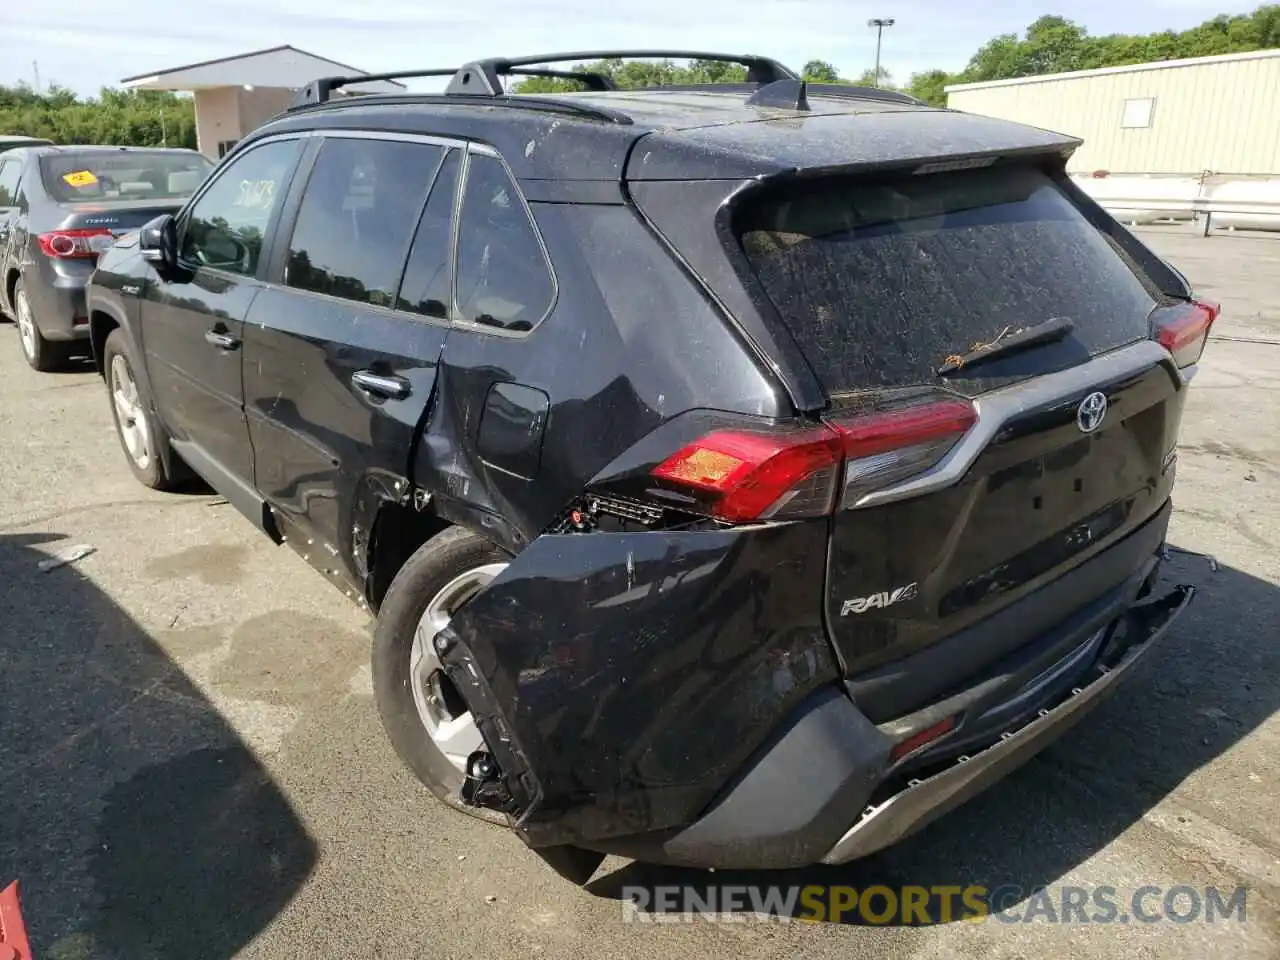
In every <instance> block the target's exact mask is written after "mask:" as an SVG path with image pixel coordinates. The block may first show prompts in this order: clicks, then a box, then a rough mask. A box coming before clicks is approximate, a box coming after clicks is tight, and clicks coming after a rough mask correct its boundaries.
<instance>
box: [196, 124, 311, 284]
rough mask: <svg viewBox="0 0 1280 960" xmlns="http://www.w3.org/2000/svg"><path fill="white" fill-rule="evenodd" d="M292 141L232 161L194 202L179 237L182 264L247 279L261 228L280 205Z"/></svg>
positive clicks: (295, 147)
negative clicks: (209, 268)
mask: <svg viewBox="0 0 1280 960" xmlns="http://www.w3.org/2000/svg"><path fill="white" fill-rule="evenodd" d="M300 149H301V146H300V141H298V140H277V141H275V142H273V143H264V144H263V145H262V146H260V147H255V148H253V149H252V150H249V151H248V152H247V153H245V154H242V155H241V156H239V157H237V158H235V159H234V160H232V161H231V163H230V164H229V165H228V166H227V167H226V168H224V169H223V170H222V171H220V172H219V173H218V177H217V179H216V180H215V181H214V182H213V183H211V184H210V185H209V189H208V190H206V191H205V192H204V194H202V195H201V197H200V199H199V200H197V201H196V202H195V205H194V206H193V207H192V208H191V211H190V214H189V215H188V217H187V220H186V224H185V227H184V229H183V235H182V250H181V257H182V259H183V260H185V261H186V262H187V263H191V264H195V265H196V266H202V267H213V268H215V269H218V270H225V271H227V272H228V273H238V274H240V275H242V276H246V277H248V276H253V275H254V273H256V272H257V269H258V260H259V258H260V257H261V256H262V242H263V238H264V237H266V235H267V227H268V226H269V225H270V224H271V220H272V218H273V217H274V216H275V215H276V213H277V212H278V211H279V208H280V204H281V203H283V202H284V195H285V191H286V187H287V186H288V178H289V174H290V173H291V172H292V170H293V166H294V163H295V162H296V161H297V159H298V152H299V150H300Z"/></svg>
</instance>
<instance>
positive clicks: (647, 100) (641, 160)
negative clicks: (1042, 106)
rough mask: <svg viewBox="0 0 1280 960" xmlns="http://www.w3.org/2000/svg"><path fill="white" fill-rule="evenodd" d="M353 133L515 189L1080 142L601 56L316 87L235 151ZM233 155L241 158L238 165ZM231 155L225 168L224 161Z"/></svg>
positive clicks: (906, 104) (780, 81)
mask: <svg viewBox="0 0 1280 960" xmlns="http://www.w3.org/2000/svg"><path fill="white" fill-rule="evenodd" d="M646 57H647V58H654V57H664V58H683V59H703V60H710V61H712V62H716V61H719V62H726V63H736V64H739V65H741V66H745V67H746V68H747V70H746V77H747V82H745V83H720V84H699V85H689V86H665V87H651V88H644V89H638V90H619V89H617V87H616V85H615V83H614V81H613V79H612V78H611V77H610V76H608V75H606V74H605V73H604V72H601V71H599V70H598V69H597V68H594V67H590V66H576V67H573V68H571V70H570V71H568V72H564V71H561V70H558V69H553V68H551V67H550V66H548V65H551V64H557V63H566V62H570V61H576V62H577V63H579V64H581V63H584V62H586V61H609V60H620V59H627V58H630V59H642V58H646ZM518 76H543V77H548V76H549V77H558V78H571V79H574V80H576V81H579V82H580V83H581V84H582V85H583V86H585V87H586V89H585V90H584V91H583V92H578V93H560V94H531V95H526V94H522V93H515V94H512V93H507V92H506V86H505V83H504V79H505V78H512V77H518ZM409 77H449V78H450V79H449V82H448V86H447V87H446V89H445V92H444V93H443V94H419V93H402V94H391V95H383V94H378V95H353V96H341V97H339V98H337V99H335V94H338V93H340V92H342V90H343V88H349V87H354V86H355V85H357V84H359V83H363V82H367V81H369V80H373V79H379V80H381V79H395V78H400V79H403V78H409ZM316 129H320V130H334V131H337V130H343V129H346V130H352V131H361V130H363V131H369V132H374V131H380V132H399V133H405V134H420V135H422V134H427V135H430V134H434V135H437V136H443V137H451V138H456V139H460V140H479V141H483V142H487V143H490V144H491V145H493V146H494V147H496V148H497V149H498V151H499V152H500V153H501V154H502V156H503V158H504V159H505V160H506V162H507V164H508V165H509V166H510V167H511V169H512V172H513V173H514V174H515V175H516V176H517V177H518V178H519V179H521V180H539V181H556V180H608V181H614V182H617V181H619V180H621V179H622V178H623V176H624V174H625V176H626V177H627V178H628V179H641V180H644V179H649V180H679V179H715V178H733V179H737V178H751V177H761V176H770V175H774V174H780V173H788V172H796V171H808V170H814V169H823V168H834V167H841V166H844V167H848V166H855V165H865V164H872V165H875V164H886V163H895V162H896V163H901V162H910V161H911V160H913V159H915V158H924V157H929V158H935V159H936V158H942V157H947V158H952V157H962V156H965V155H968V154H974V153H980V154H990V153H993V152H1007V151H1035V152H1044V151H1055V150H1057V151H1062V152H1063V153H1064V154H1069V153H1070V152H1071V151H1073V150H1074V149H1075V148H1076V147H1077V146H1079V141H1078V140H1075V139H1073V138H1071V137H1067V136H1064V135H1061V134H1056V133H1052V132H1048V131H1044V130H1039V129H1037V128H1034V127H1026V126H1022V125H1020V124H1014V123H1010V122H1008V121H1002V120H994V119H991V118H988V117H979V116H971V115H968V114H961V113H957V112H954V111H949V110H943V109H939V108H935V107H930V106H928V105H927V104H925V103H923V102H921V101H919V100H917V99H915V98H913V97H910V96H908V95H906V94H903V93H900V92H898V91H893V90H883V89H877V88H867V87H857V86H850V85H844V84H807V83H805V82H804V81H803V80H801V79H800V78H799V77H798V76H797V75H796V74H795V73H794V72H793V71H791V70H789V69H788V68H787V67H785V66H783V65H782V64H780V63H778V62H777V61H775V60H770V59H768V58H766V57H760V56H752V55H747V56H743V55H733V54H721V53H709V54H708V53H691V52H687V51H686V52H683V53H681V52H675V51H594V52H582V53H575V54H545V55H539V56H533V57H522V58H516V59H510V58H489V59H486V60H478V61H472V62H471V63H468V64H465V65H463V66H462V67H458V68H450V69H430V70H420V71H414V72H405V73H396V74H379V75H358V76H351V77H322V78H319V79H317V80H315V81H313V82H312V83H310V84H308V85H307V86H306V87H305V88H303V89H302V90H301V91H299V93H298V94H297V96H296V97H295V99H294V103H293V105H291V106H290V108H289V109H288V110H287V111H286V112H285V113H284V114H282V115H281V116H280V117H277V118H275V119H273V120H271V121H269V122H268V123H267V124H265V125H264V126H263V127H260V128H259V129H258V130H257V131H255V132H254V133H253V134H251V135H250V136H249V137H246V138H245V139H244V140H242V141H241V143H240V145H239V146H238V148H237V152H238V150H239V149H245V148H247V147H248V146H250V145H251V144H252V143H253V142H254V141H255V140H257V139H259V138H261V137H265V136H268V135H270V134H273V133H284V132H288V131H310V130H316ZM231 156H234V153H233V154H232V155H231ZM227 159H230V157H228V158H227Z"/></svg>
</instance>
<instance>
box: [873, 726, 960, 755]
mask: <svg viewBox="0 0 1280 960" xmlns="http://www.w3.org/2000/svg"><path fill="white" fill-rule="evenodd" d="M955 726H956V718H955V717H947V718H946V719H945V720H941V721H939V722H938V723H935V724H934V725H933V726H932V727H926V728H925V729H924V730H921V731H920V732H919V733H913V734H912V735H911V736H909V737H907V739H905V740H903V741H902V742H901V743H896V744H894V746H893V749H892V750H890V751H889V762H890V763H896V762H897V761H898V760H901V759H902V758H903V757H905V756H906V755H907V754H909V753H915V752H916V751H917V750H919V749H920V748H921V747H923V746H925V745H926V744H930V743H933V741H935V740H939V739H941V738H942V737H944V736H946V735H947V734H948V733H950V732H951V731H952V730H954V729H955Z"/></svg>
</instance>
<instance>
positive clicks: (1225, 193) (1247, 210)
mask: <svg viewBox="0 0 1280 960" xmlns="http://www.w3.org/2000/svg"><path fill="white" fill-rule="evenodd" d="M1076 183H1077V184H1078V185H1079V186H1080V187H1081V189H1083V190H1084V191H1085V192H1086V193H1088V194H1089V195H1090V196H1092V197H1093V199H1094V200H1095V201H1097V203H1098V204H1099V205H1101V206H1102V207H1103V208H1104V209H1105V210H1107V211H1108V212H1109V213H1111V214H1112V215H1113V216H1115V217H1116V218H1117V219H1118V220H1123V221H1125V222H1128V223H1134V224H1136V223H1151V222H1154V221H1157V220H1203V224H1204V235H1205V236H1206V237H1207V236H1208V235H1209V231H1210V230H1211V229H1213V228H1214V227H1218V228H1226V229H1228V230H1233V229H1237V228H1238V229H1246V230H1275V231H1280V180H1253V181H1250V180H1231V181H1226V182H1219V183H1210V182H1205V181H1202V180H1200V179H1199V178H1186V177H1178V178H1172V177H1170V178H1159V177H1114V178H1110V177H1103V178H1087V177H1079V178H1077V179H1076Z"/></svg>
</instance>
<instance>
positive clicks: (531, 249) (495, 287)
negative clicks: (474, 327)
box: [457, 153, 555, 331]
mask: <svg viewBox="0 0 1280 960" xmlns="http://www.w3.org/2000/svg"><path fill="white" fill-rule="evenodd" d="M457 295H458V308H459V311H460V319H462V320H464V321H466V322H468V323H476V324H481V325H483V326H489V327H498V328H500V329H503V330H512V331H523V330H531V329H533V325H534V324H536V323H537V322H538V321H539V320H541V319H542V317H543V316H544V315H545V314H546V312H547V311H548V310H549V309H550V308H551V302H552V300H554V299H555V281H554V280H553V279H552V277H551V271H550V267H549V266H548V264H547V258H546V255H545V254H544V253H543V251H542V243H541V241H539V239H538V234H537V233H536V232H535V230H534V226H533V221H532V220H531V219H530V218H529V212H528V210H527V209H526V208H525V205H524V201H523V199H522V198H521V197H520V194H519V193H518V192H517V190H516V185H515V184H514V183H513V182H512V181H511V177H510V175H509V174H508V173H507V168H506V167H505V166H504V165H503V163H502V161H500V160H498V159H497V158H496V157H491V156H488V155H486V154H482V153H473V154H472V155H471V157H470V159H469V161H468V165H467V178H466V185H465V188H464V193H463V197H462V210H461V213H460V219H459V225H458V286H457Z"/></svg>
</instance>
